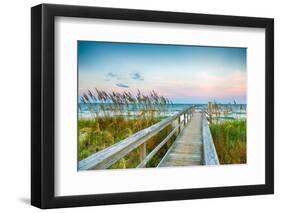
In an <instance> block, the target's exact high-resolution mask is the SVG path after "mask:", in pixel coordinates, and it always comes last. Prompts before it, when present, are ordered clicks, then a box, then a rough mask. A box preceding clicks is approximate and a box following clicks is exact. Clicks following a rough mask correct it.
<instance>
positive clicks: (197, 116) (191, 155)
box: [158, 111, 204, 167]
mask: <svg viewBox="0 0 281 213" xmlns="http://www.w3.org/2000/svg"><path fill="white" fill-rule="evenodd" d="M203 163H204V162H203V143H202V113H201V112H200V111H198V112H195V113H194V114H193V116H192V118H191V120H190V122H189V123H188V124H187V126H186V127H185V128H184V129H183V130H182V132H181V133H180V134H179V136H178V137H177V139H176V141H175V142H174V143H173V145H172V146H171V147H170V149H169V150H168V152H167V153H166V155H165V156H164V157H163V159H162V160H161V161H160V163H159V165H158V167H168V166H191V165H202V164H203Z"/></svg>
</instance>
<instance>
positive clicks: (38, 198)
mask: <svg viewBox="0 0 281 213" xmlns="http://www.w3.org/2000/svg"><path fill="white" fill-rule="evenodd" d="M58 16H63V17H81V18H100V19H115V20H131V21H147V22H162V23H182V24H200V25H217V26H237V27H251V28H264V29H265V34H266V40H265V44H266V48H265V61H266V64H265V76H266V77H265V85H266V86H265V87H266V88H265V89H266V93H265V94H266V97H265V100H266V106H265V107H266V110H265V115H266V117H265V122H266V124H265V126H266V127H265V133H266V134H265V161H266V162H265V184H261V185H246V186H226V187H213V188H199V189H177V190H163V191H145V192H130V193H112V194H93V195H78V196H77V195H73V196H61V197H56V196H55V195H54V189H55V181H54V177H55V170H54V166H55V165H54V163H55V161H54V157H55V156H54V153H55V152H54V149H55V146H54V141H55V140H54V139H55V135H54V133H55V85H54V82H55V81H54V80H55V75H54V72H55V69H54V60H55V54H54V50H55V46H54V45H55V44H54V22H55V17H58ZM272 193H274V20H273V19H271V18H256V17H241V16H225V15H208V14H194V13H178V12H164V11H148V10H132V9H113V8H102V7H86V6H67V5H53V4H41V5H38V6H35V7H32V8H31V204H32V205H34V206H37V207H39V208H43V209H46V208H59V207H75V206H90V205H105V204H121V203H138V202H154V201H169V200H182V199H197V198H217V197H228V196H245V195H259V194H272Z"/></svg>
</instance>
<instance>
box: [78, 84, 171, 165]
mask: <svg viewBox="0 0 281 213" xmlns="http://www.w3.org/2000/svg"><path fill="white" fill-rule="evenodd" d="M80 102H81V103H82V105H79V108H80V111H82V110H83V109H82V107H86V110H87V111H89V112H91V116H90V118H89V117H87V118H83V117H82V116H80V118H79V121H78V159H79V160H82V159H84V158H86V157H88V156H89V155H91V154H94V153H96V152H99V151H101V150H103V149H105V148H107V147H109V146H111V145H113V144H115V143H117V142H119V141H121V140H123V139H125V138H127V137H129V136H130V135H132V134H134V133H136V132H138V131H140V130H142V129H144V128H147V127H149V126H151V125H153V124H155V123H157V122H159V121H160V120H161V119H162V118H163V116H164V112H165V111H166V110H167V104H170V103H171V102H170V101H169V100H168V99H166V98H164V97H163V96H159V95H158V94H157V93H156V92H155V91H152V92H151V93H150V94H149V95H144V94H141V92H140V91H138V93H137V95H136V96H134V95H132V94H131V93H129V92H123V93H118V92H111V93H108V92H105V91H102V90H98V89H95V92H93V91H90V90H89V91H88V92H87V93H84V94H83V95H82V96H81V97H80ZM97 103H98V104H97ZM171 129H172V126H171V125H170V126H168V127H166V128H165V129H163V130H162V131H160V132H159V133H158V134H157V135H155V136H154V137H152V138H151V139H149V140H148V141H147V143H146V144H147V145H146V146H147V153H149V152H150V151H152V150H153V148H154V147H155V146H157V144H158V143H159V142H160V141H161V140H163V139H164V138H165V137H166V136H167V135H168V134H169V132H170V131H171ZM172 140H173V138H172V139H171V141H169V142H168V143H167V145H166V146H164V147H163V148H162V149H161V150H160V151H159V153H158V154H157V155H156V156H155V157H154V158H152V159H151V161H150V162H149V164H148V165H147V167H154V166H156V165H157V164H158V162H159V161H160V159H161V157H162V155H164V154H165V153H166V151H167V149H168V148H169V145H170V144H171V142H172ZM140 153H141V150H140V148H137V149H136V150H134V151H133V152H131V153H129V154H128V155H127V156H125V157H123V158H122V159H120V160H119V161H118V162H116V163H115V164H113V165H112V166H111V168H133V167H136V166H137V165H138V164H139V163H140V161H141V158H140V155H141V154H140Z"/></svg>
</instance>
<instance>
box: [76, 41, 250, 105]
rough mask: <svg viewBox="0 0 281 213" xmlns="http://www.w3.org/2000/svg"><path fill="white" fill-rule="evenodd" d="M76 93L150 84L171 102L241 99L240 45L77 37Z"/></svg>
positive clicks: (144, 89)
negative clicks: (188, 44) (223, 45)
mask: <svg viewBox="0 0 281 213" xmlns="http://www.w3.org/2000/svg"><path fill="white" fill-rule="evenodd" d="M78 73H79V94H82V93H83V92H85V91H87V90H88V89H91V90H92V89H94V88H98V89H103V90H106V91H123V90H125V91H130V92H132V93H136V91H137V89H140V90H141V91H142V92H143V93H148V92H150V91H151V90H155V91H157V92H158V93H159V94H161V95H163V96H165V97H167V98H169V99H171V100H172V101H173V102H174V103H206V102H208V101H213V100H216V101H218V102H220V103H228V102H233V100H235V101H236V102H238V103H246V88H247V87H246V81H247V78H246V76H247V74H246V49H245V48H222V47H203V46H183V45H181V46H180V45H178V46H177V45H161V44H160V45H159V44H136V43H114V42H94V41H79V42H78Z"/></svg>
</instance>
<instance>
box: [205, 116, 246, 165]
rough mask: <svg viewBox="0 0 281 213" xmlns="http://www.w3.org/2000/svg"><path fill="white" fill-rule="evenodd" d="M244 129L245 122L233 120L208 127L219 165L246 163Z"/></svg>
mask: <svg viewBox="0 0 281 213" xmlns="http://www.w3.org/2000/svg"><path fill="white" fill-rule="evenodd" d="M246 128H247V122H246V120H234V121H227V122H223V123H217V124H211V125H210V129H211V133H212V137H213V140H214V144H215V147H216V151H217V154H218V158H219V161H220V164H242V163H246V162H247V156H246V155H247V153H246V152H247V149H246V148H247V146H246V145H247V143H246V142H247V141H246V140H247V132H246V130H247V129H246Z"/></svg>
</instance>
